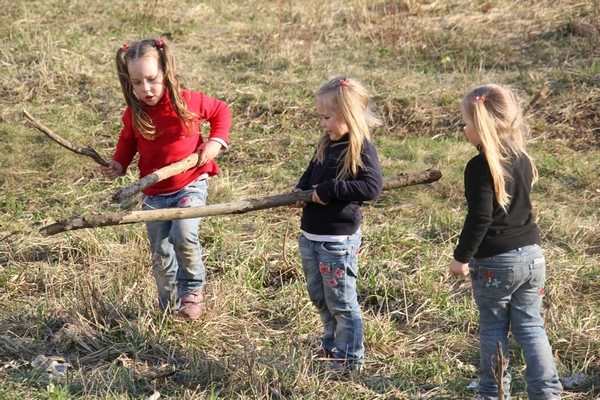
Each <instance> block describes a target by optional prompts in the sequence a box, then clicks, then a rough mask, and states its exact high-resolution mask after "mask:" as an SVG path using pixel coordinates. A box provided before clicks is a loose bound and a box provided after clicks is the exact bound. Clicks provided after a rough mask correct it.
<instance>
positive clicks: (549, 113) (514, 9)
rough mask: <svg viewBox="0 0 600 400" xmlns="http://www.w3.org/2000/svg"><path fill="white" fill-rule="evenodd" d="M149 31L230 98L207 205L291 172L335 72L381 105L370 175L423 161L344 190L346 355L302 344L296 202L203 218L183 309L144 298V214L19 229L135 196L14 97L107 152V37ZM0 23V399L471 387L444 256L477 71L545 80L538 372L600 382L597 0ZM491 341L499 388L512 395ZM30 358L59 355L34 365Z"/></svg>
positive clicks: (464, 327) (534, 146)
mask: <svg viewBox="0 0 600 400" xmlns="http://www.w3.org/2000/svg"><path fill="white" fill-rule="evenodd" d="M148 37H152V38H163V39H165V41H166V42H167V43H168V44H169V45H170V46H172V48H173V49H174V51H175V54H176V57H177V62H178V67H179V71H180V73H181V75H182V79H183V81H184V82H185V84H186V86H187V87H189V88H192V89H195V90H198V91H203V92H205V93H207V94H208V95H210V96H213V97H217V98H220V99H222V100H224V101H226V102H227V103H228V104H229V105H230V106H231V109H232V113H233V127H232V131H231V148H230V150H229V151H228V152H227V153H224V154H222V155H220V156H219V158H218V162H219V165H220V166H221V168H222V173H221V175H220V176H219V177H217V178H214V179H211V181H210V189H209V203H211V204H217V203H222V202H228V201H234V200H240V199H247V198H254V197H261V196H267V195H274V194H279V193H286V192H289V191H290V190H291V189H292V188H293V187H294V185H295V183H296V182H297V179H298V178H299V176H300V174H301V173H302V172H303V170H304V168H305V167H306V165H307V163H308V161H309V158H310V155H311V154H312V151H313V149H314V146H315V144H316V140H317V138H318V137H319V135H320V130H319V122H318V120H317V117H316V113H315V111H314V106H313V95H314V92H315V90H316V89H317V88H318V86H319V85H320V84H321V83H323V82H324V81H325V80H326V79H327V78H328V77H330V76H332V75H336V74H340V73H344V74H351V75H354V76H356V77H358V78H359V79H360V80H362V81H363V82H364V83H365V84H366V85H367V87H368V88H369V90H370V92H371V94H372V95H373V101H374V108H375V110H376V111H377V112H378V113H379V114H380V115H381V116H382V117H383V118H384V119H385V121H386V123H385V126H383V127H381V128H378V129H377V130H375V131H374V132H373V140H374V142H375V144H376V146H377V148H378V152H379V156H380V163H381V165H382V169H383V172H384V175H386V176H393V175H396V174H399V173H402V172H416V171H421V170H424V169H427V168H435V169H439V170H440V171H442V173H443V177H442V179H441V180H439V181H438V182H435V183H432V184H428V185H419V186H411V187H406V188H402V189H397V190H392V191H387V192H384V194H383V195H382V196H381V197H380V198H379V199H378V200H377V201H373V202H370V203H369V204H367V205H366V206H365V207H364V208H363V215H364V223H363V234H364V248H363V251H362V259H361V272H360V273H361V276H360V280H359V296H360V301H361V306H362V310H363V313H364V318H365V340H366V343H365V345H366V351H367V363H366V368H365V373H364V374H363V375H361V376H350V377H338V376H336V375H333V374H331V373H330V372H329V371H327V370H326V369H325V368H323V366H322V365H321V364H320V363H319V362H315V361H313V360H311V357H312V354H313V353H314V352H315V351H316V350H317V349H318V348H319V346H320V342H319V335H320V333H321V324H320V321H319V320H318V316H317V313H316V311H315V310H314V308H313V306H312V305H311V304H310V301H309V299H308V295H307V293H306V290H305V287H304V278H303V276H302V272H301V266H300V259H299V253H298V247H297V242H296V237H297V235H298V232H299V215H300V211H299V210H297V209H289V208H287V207H282V208H276V209H270V210H265V211H257V212H252V213H247V214H242V215H228V216H215V217H208V218H205V219H203V220H202V222H201V233H202V238H201V241H202V246H203V250H204V256H205V264H206V266H207V274H208V285H207V287H206V297H207V302H206V311H205V313H204V315H203V316H202V317H201V318H200V319H199V320H197V321H195V322H177V321H174V320H173V319H171V318H169V317H168V316H164V315H162V314H161V313H160V312H158V310H157V308H156V298H157V295H156V289H155V286H154V280H153V277H152V273H151V269H150V265H149V251H148V248H147V238H146V233H145V228H144V225H143V224H131V225H125V226H119V227H105V228H97V229H84V230H78V231H72V232H66V233H61V234H58V235H53V236H48V237H43V236H42V235H40V233H39V231H38V230H39V229H40V228H41V227H43V226H46V225H48V224H51V223H53V222H54V221H55V220H61V219H65V218H68V217H71V216H84V215H90V214H97V213H108V212H117V211H124V210H137V209H139V207H140V205H139V197H136V198H135V199H133V200H132V201H130V202H127V203H126V204H122V205H121V206H120V207H119V206H115V205H112V204H110V201H109V200H110V198H111V196H112V193H113V192H114V191H115V190H116V189H117V188H118V187H121V186H125V185H127V184H130V183H132V182H134V181H135V180H136V179H137V169H136V168H135V166H134V167H133V168H131V169H130V170H129V171H128V173H127V175H126V176H125V177H123V178H119V179H118V180H116V181H114V182H111V181H108V180H107V179H105V178H104V177H103V176H102V175H101V174H100V173H99V170H98V168H97V166H96V164H94V163H93V161H92V160H91V159H89V158H86V157H82V156H79V155H76V154H74V153H71V152H69V151H67V150H66V149H64V148H62V147H60V146H58V145H57V144H56V143H54V142H52V141H51V140H49V139H48V138H46V137H45V136H44V135H43V134H41V133H40V132H39V131H37V130H36V129H35V128H33V127H32V126H31V125H30V124H28V123H27V122H26V121H25V119H24V118H23V110H24V109H25V110H27V111H28V112H29V113H31V114H32V115H33V116H35V117H36V118H38V119H39V120H40V121H43V123H44V124H45V125H46V126H48V127H49V128H50V129H52V130H54V131H55V132H56V133H58V134H60V135H61V136H63V137H64V138H65V139H67V140H70V141H71V142H73V143H75V144H77V145H79V146H82V147H87V146H90V147H92V148H94V149H95V150H96V151H98V152H99V153H100V154H101V155H102V156H103V157H104V158H105V159H107V160H109V159H110V158H111V157H112V154H113V151H114V146H115V144H116V141H117V138H118V134H119V131H120V127H121V120H120V117H121V114H122V112H123V110H124V107H125V102H124V99H123V96H122V94H121V93H120V88H119V86H118V85H119V84H118V80H117V78H116V73H115V67H114V54H115V52H116V50H117V49H118V48H119V47H120V46H121V45H122V44H123V43H131V42H134V41H137V40H140V39H143V38H148ZM0 39H1V43H0V57H1V58H0V60H1V62H0V83H1V85H0V105H1V107H0V111H1V114H0V154H1V157H0V188H1V190H2V194H1V195H0V299H1V304H2V306H1V307H0V362H1V363H0V400H3V399H7V400H8V399H16V398H21V399H72V398H73V399H89V398H97V399H146V398H147V397H148V396H150V395H151V394H153V393H160V395H161V398H169V399H217V398H219V399H221V398H223V399H470V398H473V397H474V396H475V394H476V393H475V390H474V389H470V388H468V386H469V385H470V384H471V383H472V382H474V381H476V380H477V366H478V325H477V312H476V307H475V305H474V303H473V300H472V297H471V289H470V284H469V282H468V280H467V279H464V278H463V279H456V278H451V277H450V276H449V274H448V273H447V265H448V263H449V261H450V259H451V257H452V250H453V247H454V245H455V244H456V241H457V238H458V234H459V233H460V229H461V226H462V222H463V217H464V215H465V212H466V203H465V200H464V197H463V189H462V188H463V182H462V172H463V168H464V166H465V164H466V162H467V161H468V160H469V159H470V158H471V157H472V156H473V155H474V151H475V150H474V149H473V148H472V146H470V145H469V144H468V143H467V141H466V140H465V139H464V137H463V135H462V128H463V125H462V121H461V118H460V111H459V104H458V102H459V100H460V98H461V97H462V96H463V94H464V93H465V92H466V91H468V90H469V89H470V88H472V87H473V86H475V85H477V84H481V83H488V82H498V83H504V84H509V85H511V86H512V87H514V88H515V89H516V90H517V92H518V93H519V94H520V95H521V97H522V98H523V99H524V101H525V102H527V101H529V100H530V99H532V98H533V97H534V96H535V94H536V93H538V91H540V89H542V88H543V87H544V86H547V87H548V88H549V91H548V95H547V96H546V97H544V98H542V99H541V100H540V101H538V102H537V103H536V104H535V106H534V107H533V108H532V110H531V112H530V114H529V121H530V123H531V126H532V128H533V132H532V138H531V139H532V140H531V143H530V147H529V149H530V152H531V154H532V155H533V156H534V158H535V159H536V162H537V166H538V169H539V172H540V180H539V182H538V184H537V185H536V186H535V187H534V192H533V202H534V207H535V209H536V213H537V218H538V223H539V226H540V229H541V233H542V238H543V247H544V249H545V254H546V258H547V260H548V279H547V282H546V297H545V301H544V306H543V315H544V317H545V320H546V328H547V332H548V336H549V338H550V341H551V344H552V346H553V350H554V357H555V360H556V363H557V366H558V368H559V374H560V375H561V377H565V378H569V377H575V376H582V377H583V378H584V379H582V380H581V381H580V382H578V383H577V384H569V386H568V387H567V388H566V389H565V394H564V398H565V399H598V398H599V397H600V227H599V218H600V214H599V207H600V200H599V197H600V175H599V172H598V171H599V167H598V166H599V164H600V50H599V49H600V2H599V1H598V0H587V1H578V0H555V1H550V0H536V1H533V0H531V1H519V2H514V1H508V0H489V1H484V0H439V1H433V0H345V1H341V0H330V1H326V0H298V1H293V0H278V1H275V0H273V1H268V0H252V1H240V0H232V1H223V0H205V1H203V2H195V1H189V0H187V1H186V0H180V1H174V0H164V1H157V0H150V1H146V2H143V1H123V0H116V1H113V2H106V1H99V0H88V1H85V2H83V1H77V0H45V1H39V0H26V1H21V2H17V1H12V0H0ZM511 343H512V344H511V348H510V354H511V363H510V365H509V370H510V372H511V374H512V375H513V387H512V394H513V396H512V398H514V399H525V398H526V397H527V396H526V392H525V384H524V379H523V373H524V368H525V364H524V360H523V356H522V353H521V350H520V348H519V346H518V344H517V343H515V342H511ZM40 356H44V357H56V358H57V359H58V360H59V366H68V368H67V372H66V374H64V375H61V376H58V377H56V378H51V377H49V376H48V375H47V374H46V373H45V372H44V369H43V368H39V367H37V365H38V364H37V362H34V361H38V360H40V358H39V357H40ZM67 363H68V365H67ZM565 382H567V383H569V382H568V381H565Z"/></svg>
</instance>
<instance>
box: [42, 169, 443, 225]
mask: <svg viewBox="0 0 600 400" xmlns="http://www.w3.org/2000/svg"><path fill="white" fill-rule="evenodd" d="M441 177H442V173H441V172H440V171H438V170H435V169H427V170H424V171H421V172H413V173H403V174H400V175H397V176H395V177H391V178H387V179H385V180H384V187H383V190H391V189H397V188H401V187H405V186H411V185H420V184H426V183H432V182H435V181H438V180H439V179H440V178H441ZM312 192H313V191H312V190H305V191H301V192H298V193H285V194H279V195H274V196H266V197H259V198H255V199H248V200H240V201H233V202H230V203H220V204H212V205H207V206H202V207H191V208H167V209H161V210H150V211H127V212H121V213H110V214H94V215H89V216H84V217H70V218H69V219H67V220H63V221H57V222H56V223H54V224H51V225H47V226H45V227H42V228H41V229H40V233H41V234H42V235H43V236H49V235H55V234H57V233H61V232H65V231H70V230H76V229H84V228H98V227H102V226H110V225H126V224H133V223H137V222H150V221H171V220H175V219H186V218H199V217H209V216H215V215H226V214H244V213H247V212H249V211H257V210H263V209H266V208H274V207H281V206H287V205H291V204H294V203H296V202H297V201H304V202H307V203H308V202H311V201H312V200H311V197H312Z"/></svg>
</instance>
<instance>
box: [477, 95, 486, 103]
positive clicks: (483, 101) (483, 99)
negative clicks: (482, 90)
mask: <svg viewBox="0 0 600 400" xmlns="http://www.w3.org/2000/svg"><path fill="white" fill-rule="evenodd" d="M477 100H481V102H482V103H485V97H483V96H475V101H477Z"/></svg>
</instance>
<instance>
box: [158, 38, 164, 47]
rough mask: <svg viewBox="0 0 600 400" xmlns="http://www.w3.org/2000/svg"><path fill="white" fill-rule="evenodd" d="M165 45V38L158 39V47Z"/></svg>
mask: <svg viewBox="0 0 600 400" xmlns="http://www.w3.org/2000/svg"><path fill="white" fill-rule="evenodd" d="M164 45H165V41H164V40H162V39H160V40H157V41H156V48H158V49H162V48H163V46H164Z"/></svg>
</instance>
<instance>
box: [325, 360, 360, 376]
mask: <svg viewBox="0 0 600 400" xmlns="http://www.w3.org/2000/svg"><path fill="white" fill-rule="evenodd" d="M363 367H364V360H363V359H360V360H344V359H340V358H334V359H332V360H330V361H328V362H327V369H328V370H330V371H334V372H337V373H342V374H350V373H358V374H361V373H362V371H363Z"/></svg>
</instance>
